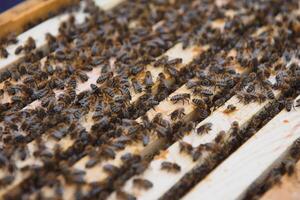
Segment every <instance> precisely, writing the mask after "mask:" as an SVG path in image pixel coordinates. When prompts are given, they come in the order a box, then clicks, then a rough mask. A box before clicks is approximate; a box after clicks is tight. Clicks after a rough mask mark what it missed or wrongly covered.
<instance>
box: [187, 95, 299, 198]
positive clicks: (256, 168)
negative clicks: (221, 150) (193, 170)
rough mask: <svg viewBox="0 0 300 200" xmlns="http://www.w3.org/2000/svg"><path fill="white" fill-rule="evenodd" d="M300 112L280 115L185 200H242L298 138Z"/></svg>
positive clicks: (297, 110)
mask: <svg viewBox="0 0 300 200" xmlns="http://www.w3.org/2000/svg"><path fill="white" fill-rule="evenodd" d="M299 97H300V96H299ZM299 97H298V98H299ZM299 111H300V109H299V108H297V109H295V110H292V111H291V112H287V111H285V110H283V111H281V112H280V113H279V114H278V115H276V116H275V117H274V118H273V119H272V120H271V121H270V122H269V123H268V124H267V125H265V126H264V127H263V128H262V129H261V130H260V131H259V132H258V133H256V134H255V135H254V136H253V137H252V138H250V139H249V140H248V141H247V142H246V143H245V144H243V145H242V146H241V147H240V148H239V149H238V150H237V151H236V152H234V153H233V154H232V155H231V156H230V157H229V158H227V159H226V160H225V161H224V162H223V163H222V164H221V165H219V166H218V167H217V168H216V169H215V170H214V171H213V172H212V173H210V174H209V175H208V176H207V177H206V178H205V179H204V180H203V181H201V182H200V183H199V184H198V185H197V186H196V187H194V188H193V189H192V191H190V192H189V193H188V194H187V195H186V196H185V197H184V199H186V200H187V199H195V198H197V199H240V198H242V197H243V195H244V192H245V191H246V190H247V188H248V187H249V186H250V185H251V184H252V183H253V182H254V181H256V180H258V179H262V178H263V177H264V176H265V175H266V174H267V172H268V171H269V169H271V168H272V166H273V165H276V164H278V162H280V160H281V158H283V157H284V156H285V155H286V153H287V152H288V150H289V148H290V147H291V145H292V144H293V142H294V141H295V140H296V139H297V138H298V137H300V112H299ZM250 174H251V175H250ZM220 188H224V189H220ZM284 199H286V198H284ZM297 199H299V198H297Z"/></svg>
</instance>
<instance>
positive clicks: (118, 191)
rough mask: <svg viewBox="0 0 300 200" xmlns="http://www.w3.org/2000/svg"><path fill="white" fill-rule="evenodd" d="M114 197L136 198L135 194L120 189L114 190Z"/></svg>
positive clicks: (123, 198) (134, 199) (129, 199)
mask: <svg viewBox="0 0 300 200" xmlns="http://www.w3.org/2000/svg"><path fill="white" fill-rule="evenodd" d="M116 197H117V199H119V200H136V198H135V196H133V195H131V194H128V193H126V192H124V191H121V190H117V191H116Z"/></svg>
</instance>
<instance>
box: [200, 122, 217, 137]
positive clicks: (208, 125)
mask: <svg viewBox="0 0 300 200" xmlns="http://www.w3.org/2000/svg"><path fill="white" fill-rule="evenodd" d="M212 125H213V124H212V123H205V124H203V125H201V126H199V127H198V128H197V134H198V135H203V134H207V133H208V132H209V131H211V128H212Z"/></svg>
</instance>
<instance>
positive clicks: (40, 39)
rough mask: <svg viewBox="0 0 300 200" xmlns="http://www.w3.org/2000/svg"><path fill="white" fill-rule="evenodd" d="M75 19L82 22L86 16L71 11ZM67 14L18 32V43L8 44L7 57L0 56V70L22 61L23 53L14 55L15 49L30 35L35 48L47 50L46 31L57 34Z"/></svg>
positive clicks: (80, 12)
mask: <svg viewBox="0 0 300 200" xmlns="http://www.w3.org/2000/svg"><path fill="white" fill-rule="evenodd" d="M73 14H74V16H75V19H76V23H82V22H83V21H84V18H85V17H86V16H87V15H86V14H84V13H83V12H82V10H80V11H76V12H74V13H73ZM68 16H69V14H61V15H58V16H56V17H53V18H50V19H48V20H46V21H44V22H42V23H40V24H38V25H37V26H35V27H33V28H31V29H29V30H27V31H25V32H24V33H22V34H20V35H19V36H18V37H17V39H18V43H17V44H13V45H9V46H8V47H7V48H6V49H7V51H8V53H9V55H8V57H7V58H5V59H3V58H0V71H3V70H5V69H8V68H9V67H11V66H12V65H13V64H14V63H17V62H20V61H22V59H23V58H24V56H25V54H24V53H22V52H21V53H20V54H19V55H15V50H16V48H17V47H18V46H19V45H24V44H25V43H26V40H27V38H28V37H32V38H33V39H34V40H35V42H36V49H38V50H42V51H47V49H46V44H47V42H46V39H45V35H46V33H50V34H52V35H53V36H57V35H58V33H59V32H58V28H59V26H60V24H61V22H63V21H65V20H67V19H68Z"/></svg>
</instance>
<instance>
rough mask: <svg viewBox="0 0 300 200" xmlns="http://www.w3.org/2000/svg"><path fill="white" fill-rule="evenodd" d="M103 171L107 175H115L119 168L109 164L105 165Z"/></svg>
mask: <svg viewBox="0 0 300 200" xmlns="http://www.w3.org/2000/svg"><path fill="white" fill-rule="evenodd" d="M103 170H104V171H105V172H107V173H109V174H116V173H117V172H118V171H119V168H118V167H116V166H114V165H111V164H106V165H104V166H103Z"/></svg>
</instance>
